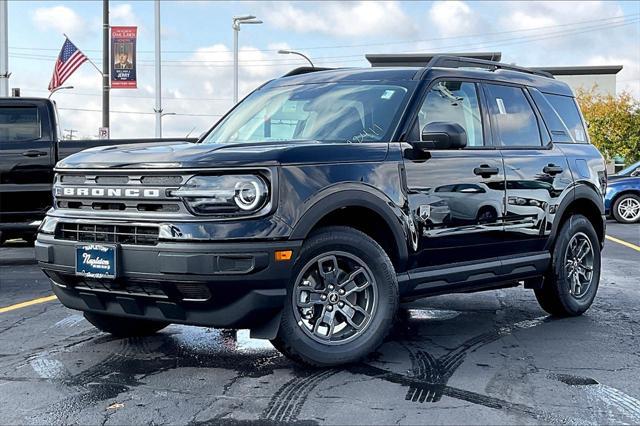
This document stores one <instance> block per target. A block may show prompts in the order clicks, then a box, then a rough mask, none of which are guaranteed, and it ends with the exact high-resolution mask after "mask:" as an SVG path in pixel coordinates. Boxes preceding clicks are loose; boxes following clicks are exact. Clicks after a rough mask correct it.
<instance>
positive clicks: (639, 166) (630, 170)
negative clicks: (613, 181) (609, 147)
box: [616, 161, 640, 176]
mask: <svg viewBox="0 0 640 426" xmlns="http://www.w3.org/2000/svg"><path fill="white" fill-rule="evenodd" d="M636 169H640V161H638V162H637V163H633V164H632V165H630V166H629V167H627V168H624V169H622V170H620V171H619V172H618V173H616V175H617V176H627V175H630V176H631V175H633V172H634V171H635V170H636Z"/></svg>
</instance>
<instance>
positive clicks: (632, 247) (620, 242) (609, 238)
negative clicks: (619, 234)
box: [605, 235, 640, 251]
mask: <svg viewBox="0 0 640 426" xmlns="http://www.w3.org/2000/svg"><path fill="white" fill-rule="evenodd" d="M605 238H606V239H607V240H610V241H613V242H614V243H618V244H622V245H623V246H625V247H629V248H630V249H633V250H635V251H640V246H637V245H635V244H631V243H629V242H627V241H624V240H619V239H617V238H614V237H610V236H608V235H606V236H605Z"/></svg>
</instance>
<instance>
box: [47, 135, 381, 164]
mask: <svg viewBox="0 0 640 426" xmlns="http://www.w3.org/2000/svg"><path fill="white" fill-rule="evenodd" d="M388 148H389V146H388V144H386V143H362V144H355V143H323V142H317V141H300V142H298V141H296V142H259V143H242V144H233V145H230V144H207V145H205V144H192V143H187V142H185V143H177V144H176V143H171V144H167V143H140V144H133V145H114V146H102V147H97V148H90V149H86V150H84V151H81V152H79V153H77V154H74V155H71V156H69V157H67V158H65V159H64V160H61V161H60V162H59V163H58V164H57V165H56V167H57V168H59V169H76V168H79V169H96V168H110V169H113V168H116V169H139V168H205V167H206V168H209V167H233V166H269V165H278V164H305V163H306V164H314V163H329V162H330V163H341V162H342V163H354V162H365V161H382V160H384V159H385V157H386V155H387V150H388Z"/></svg>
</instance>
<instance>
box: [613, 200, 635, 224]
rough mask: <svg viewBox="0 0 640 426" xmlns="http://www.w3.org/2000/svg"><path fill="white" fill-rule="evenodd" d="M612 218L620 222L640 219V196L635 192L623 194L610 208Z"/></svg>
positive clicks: (633, 221)
mask: <svg viewBox="0 0 640 426" xmlns="http://www.w3.org/2000/svg"><path fill="white" fill-rule="evenodd" d="M611 210H612V213H613V218H614V219H615V220H616V221H618V222H620V223H635V222H638V221H640V197H639V196H637V195H635V194H623V195H621V196H620V197H619V198H618V199H617V200H616V202H615V203H613V208H612V209H611Z"/></svg>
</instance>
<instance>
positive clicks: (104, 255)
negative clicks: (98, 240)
mask: <svg viewBox="0 0 640 426" xmlns="http://www.w3.org/2000/svg"><path fill="white" fill-rule="evenodd" d="M116 263H117V247H116V246H108V245H102V244H87V245H83V246H77V247H76V275H82V276H85V277H91V278H115V277H116V275H117V269H116Z"/></svg>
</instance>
